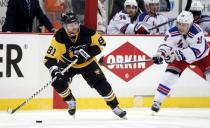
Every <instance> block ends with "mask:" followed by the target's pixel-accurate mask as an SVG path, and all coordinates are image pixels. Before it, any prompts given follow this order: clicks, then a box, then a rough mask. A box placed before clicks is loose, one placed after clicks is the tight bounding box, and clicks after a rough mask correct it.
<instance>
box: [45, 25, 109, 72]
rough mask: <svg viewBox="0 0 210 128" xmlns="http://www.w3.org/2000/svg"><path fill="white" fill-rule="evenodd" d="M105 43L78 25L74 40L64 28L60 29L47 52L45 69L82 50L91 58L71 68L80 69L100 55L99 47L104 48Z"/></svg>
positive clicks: (89, 30) (96, 34)
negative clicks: (78, 28)
mask: <svg viewBox="0 0 210 128" xmlns="http://www.w3.org/2000/svg"><path fill="white" fill-rule="evenodd" d="M105 44H106V42H105V41H104V39H103V38H102V37H101V35H100V34H98V33H97V32H96V31H95V30H92V29H89V28H87V27H85V26H83V25H80V31H79V32H78V33H77V34H76V37H75V39H71V38H69V36H68V35H67V33H66V31H65V29H64V28H61V29H60V30H58V31H57V32H56V34H55V35H54V37H53V39H52V41H51V45H50V47H49V48H48V50H47V53H46V55H45V58H44V63H45V65H46V67H47V68H50V67H51V66H54V65H57V63H58V62H59V61H62V62H64V61H63V59H62V56H68V57H69V58H72V57H73V55H74V54H75V50H78V49H80V48H81V49H84V50H85V51H86V52H87V53H88V54H89V55H90V56H91V58H90V59H88V60H87V61H85V62H82V63H79V62H78V63H76V64H75V65H73V66H72V67H73V68H82V67H85V66H87V65H89V64H90V63H91V62H93V61H95V60H96V58H95V56H96V55H98V54H99V53H101V50H102V49H101V46H105Z"/></svg>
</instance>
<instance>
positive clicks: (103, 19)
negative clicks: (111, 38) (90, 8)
mask: <svg viewBox="0 0 210 128" xmlns="http://www.w3.org/2000/svg"><path fill="white" fill-rule="evenodd" d="M105 1H106V0H98V13H97V31H98V33H101V34H103V33H105V32H106V27H107V15H106V9H105V7H104V2H105Z"/></svg>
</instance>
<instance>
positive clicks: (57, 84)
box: [52, 79, 68, 93]
mask: <svg viewBox="0 0 210 128" xmlns="http://www.w3.org/2000/svg"><path fill="white" fill-rule="evenodd" d="M52 86H53V87H54V89H55V90H56V92H58V93H61V92H63V91H64V90H66V88H68V80H67V79H65V80H55V81H54V82H53V83H52Z"/></svg>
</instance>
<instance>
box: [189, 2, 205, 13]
mask: <svg viewBox="0 0 210 128" xmlns="http://www.w3.org/2000/svg"><path fill="white" fill-rule="evenodd" d="M202 10H203V5H202V3H201V1H193V2H192V4H191V7H190V11H202Z"/></svg>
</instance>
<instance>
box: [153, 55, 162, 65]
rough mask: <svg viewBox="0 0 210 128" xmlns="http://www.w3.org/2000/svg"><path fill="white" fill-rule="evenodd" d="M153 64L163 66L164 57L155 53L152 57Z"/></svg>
mask: <svg viewBox="0 0 210 128" xmlns="http://www.w3.org/2000/svg"><path fill="white" fill-rule="evenodd" d="M152 60H153V63H155V64H163V60H164V57H163V56H162V55H161V53H157V54H155V55H154V56H153V57H152Z"/></svg>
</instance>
